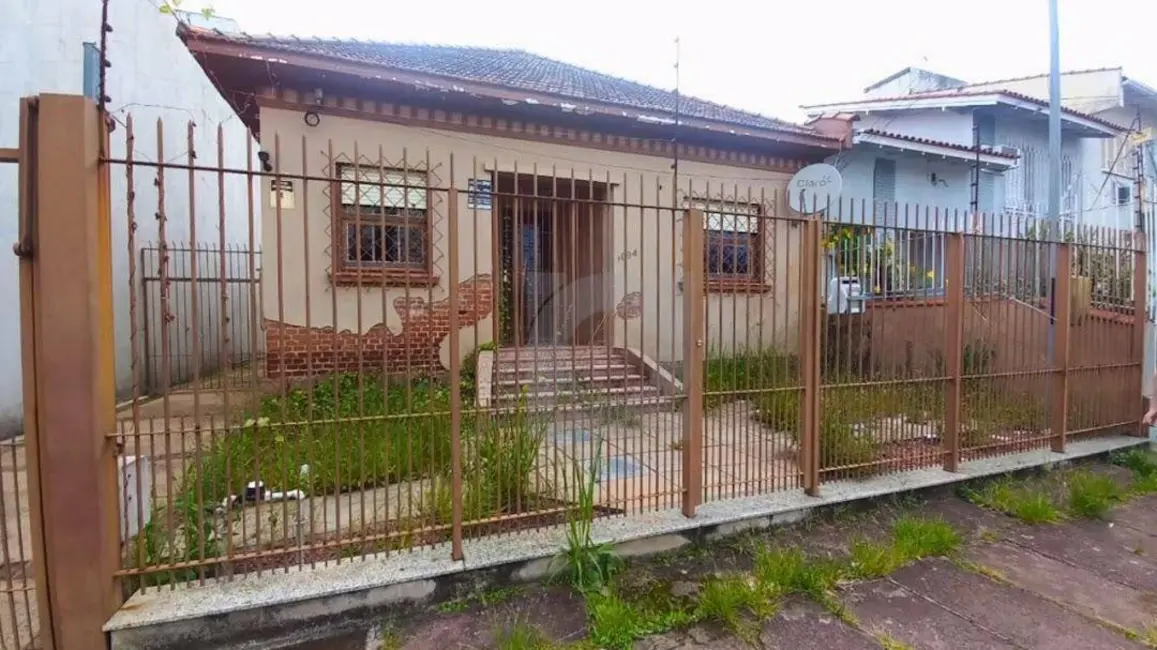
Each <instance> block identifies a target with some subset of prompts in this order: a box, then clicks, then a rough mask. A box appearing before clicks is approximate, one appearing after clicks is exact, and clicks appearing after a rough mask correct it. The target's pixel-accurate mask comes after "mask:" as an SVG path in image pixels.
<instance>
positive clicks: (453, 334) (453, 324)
mask: <svg viewBox="0 0 1157 650" xmlns="http://www.w3.org/2000/svg"><path fill="white" fill-rule="evenodd" d="M453 169H454V155H453V154H451V155H450V170H451V171H450V179H451V180H450V191H449V198H448V202H449V209H448V210H447V219H448V221H449V223H448V224H447V229H446V233H447V234H446V248H447V255H449V256H450V259H449V260H447V266H448V267H449V269H448V273H449V276H450V284H449V287H450V473H451V478H450V481H451V488H452V495H451V499H452V503H453V510H452V515H451V519H452V522H451V527H452V529H451V530H452V532H451V544H450V557H451V558H452V559H454V560H461V559H463V555H462V356H461V345H462V343H461V333H460V332H459V331H458V330H459V327H460V325H459V322H458V313H459V310H460V309H461V306H460V305H459V299H460V298H459V295H458V282H459V278H458V275H459V270H458V245H459V244H458V225H459V224H458V188H456V187H454V181H453V178H454V172H453ZM427 200H428V199H427Z"/></svg>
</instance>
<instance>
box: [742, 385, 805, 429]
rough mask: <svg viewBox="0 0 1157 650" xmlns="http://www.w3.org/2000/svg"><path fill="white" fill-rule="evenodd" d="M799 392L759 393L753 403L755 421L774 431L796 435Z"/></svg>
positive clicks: (798, 422) (798, 415) (798, 416)
mask: <svg viewBox="0 0 1157 650" xmlns="http://www.w3.org/2000/svg"><path fill="white" fill-rule="evenodd" d="M800 397H801V395H800V391H798V390H777V391H772V392H767V393H759V394H758V395H757V396H756V397H755V399H754V400H753V401H754V403H755V410H756V413H755V419H756V420H757V421H758V422H760V423H761V424H764V425H766V426H768V427H770V428H772V429H775V430H776V431H791V432H795V433H798V431H799V424H800Z"/></svg>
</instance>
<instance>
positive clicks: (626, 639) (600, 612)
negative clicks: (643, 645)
mask: <svg viewBox="0 0 1157 650" xmlns="http://www.w3.org/2000/svg"><path fill="white" fill-rule="evenodd" d="M587 616H588V617H589V618H590V632H589V634H590V638H591V641H593V642H594V643H595V644H596V645H597V646H599V647H601V648H608V649H609V650H619V649H622V650H625V649H626V648H630V647H631V644H632V643H633V642H634V641H635V639H638V638H641V637H643V636H646V635H647V634H648V633H649V631H648V629H647V626H646V624H645V623H646V622H645V621H644V620H643V617H642V616H641V613H640V612H639V611H638V610H637V609H636V608H635V607H633V606H632V605H631V604H630V603H628V602H627V601H625V600H623V599H622V598H620V597H618V596H616V595H614V594H601V593H588V594H587Z"/></svg>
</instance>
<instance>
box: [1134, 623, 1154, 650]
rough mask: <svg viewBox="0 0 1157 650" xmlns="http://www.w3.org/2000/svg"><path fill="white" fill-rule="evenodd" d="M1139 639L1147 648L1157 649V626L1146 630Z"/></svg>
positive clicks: (1138, 636)
mask: <svg viewBox="0 0 1157 650" xmlns="http://www.w3.org/2000/svg"><path fill="white" fill-rule="evenodd" d="M1137 639H1138V640H1139V641H1140V642H1141V643H1142V644H1143V645H1144V646H1145V647H1147V648H1157V626H1151V627H1147V628H1145V630H1144V631H1143V632H1141V633H1140V634H1138V635H1137Z"/></svg>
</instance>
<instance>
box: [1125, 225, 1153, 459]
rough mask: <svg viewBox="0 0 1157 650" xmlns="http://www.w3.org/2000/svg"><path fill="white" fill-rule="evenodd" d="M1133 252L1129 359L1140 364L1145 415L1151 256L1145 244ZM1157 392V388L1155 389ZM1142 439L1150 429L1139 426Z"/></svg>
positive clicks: (1138, 381)
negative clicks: (1146, 330)
mask: <svg viewBox="0 0 1157 650" xmlns="http://www.w3.org/2000/svg"><path fill="white" fill-rule="evenodd" d="M1134 248H1135V250H1134V252H1133V344H1132V346H1130V348H1131V350H1130V352H1131V354H1130V356H1129V359H1130V361H1131V362H1133V363H1137V364H1139V366H1138V368H1137V384H1136V385H1137V387H1138V389H1140V395H1141V408H1140V409H1139V410H1138V413H1144V412H1145V409H1146V407H1147V404H1148V403H1147V402H1146V400H1145V397H1144V396H1145V324H1146V322H1147V320H1148V313H1149V309H1148V307H1147V304H1146V298H1147V292H1148V287H1147V282H1148V278H1149V271H1148V265H1149V255H1148V251H1146V250H1145V247H1144V244H1143V243H1142V244H1141V245H1138V244H1136V243H1134ZM1153 390H1155V391H1157V386H1154V387H1153ZM1134 433H1135V435H1137V436H1138V437H1141V438H1148V437H1149V427H1147V426H1145V425H1144V424H1139V425H1138V426H1137V428H1136V431H1135V432H1134Z"/></svg>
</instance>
